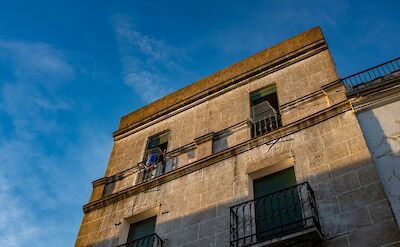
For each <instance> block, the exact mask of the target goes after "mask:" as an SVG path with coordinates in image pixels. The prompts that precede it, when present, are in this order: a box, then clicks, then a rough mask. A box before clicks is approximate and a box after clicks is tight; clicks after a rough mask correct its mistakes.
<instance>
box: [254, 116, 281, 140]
mask: <svg viewBox="0 0 400 247" xmlns="http://www.w3.org/2000/svg"><path fill="white" fill-rule="evenodd" d="M280 127H282V119H281V115H280V114H276V115H275V116H271V117H267V118H264V119H261V120H259V121H254V122H253V136H254V137H257V136H260V135H264V134H267V133H269V132H271V131H273V130H276V129H278V128H280Z"/></svg>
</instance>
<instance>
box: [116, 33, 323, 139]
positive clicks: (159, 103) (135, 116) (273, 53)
mask: <svg viewBox="0 0 400 247" xmlns="http://www.w3.org/2000/svg"><path fill="white" fill-rule="evenodd" d="M320 40H324V41H325V38H324V36H323V34H322V31H321V28H320V27H319V26H318V27H314V28H312V29H310V30H308V31H305V32H303V33H300V34H298V35H296V36H294V37H292V38H289V39H287V40H285V41H283V42H281V43H278V44H276V45H274V46H272V47H270V48H267V49H264V50H262V51H260V52H258V53H256V54H254V55H252V56H250V57H248V58H245V59H243V60H241V61H239V62H237V63H235V64H232V65H230V66H228V67H226V68H224V69H221V70H219V71H217V72H215V73H213V74H211V75H209V76H207V77H205V78H203V79H201V80H199V81H197V82H194V83H193V84H190V85H188V86H186V87H184V88H181V89H179V90H177V91H175V92H173V93H171V94H169V95H166V96H164V97H162V98H160V99H158V100H156V101H154V102H153V103H150V104H148V105H146V106H144V107H142V108H139V109H138V110H136V111H133V112H131V113H129V114H127V115H125V116H123V117H122V118H121V121H120V124H119V128H118V130H117V131H116V132H114V134H113V135H114V136H116V135H118V134H119V133H121V132H125V131H124V130H125V129H127V128H129V127H130V126H131V125H135V124H137V123H139V122H143V120H145V119H148V118H150V117H151V116H154V115H156V118H157V117H160V116H162V115H164V114H163V112H165V110H167V109H168V108H171V107H173V108H174V109H178V108H180V107H182V106H183V105H185V104H186V103H187V102H186V101H187V100H188V99H190V102H193V101H196V100H198V99H200V98H202V97H203V96H204V95H202V94H201V92H206V91H208V90H210V89H211V88H213V91H215V90H218V89H223V88H224V87H225V86H226V85H225V84H224V82H226V81H228V80H230V79H233V78H235V77H238V76H240V75H241V74H244V73H246V72H249V71H251V70H254V69H256V68H258V67H260V66H262V65H264V64H267V63H271V62H273V61H274V60H277V59H279V58H282V57H284V56H286V55H288V54H290V53H293V52H295V51H297V50H299V49H301V48H302V47H305V46H308V45H311V44H313V43H315V42H318V41H320ZM194 96H196V98H194ZM129 129H130V128H129Z"/></svg>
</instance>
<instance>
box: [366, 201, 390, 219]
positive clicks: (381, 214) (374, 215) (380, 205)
mask: <svg viewBox="0 0 400 247" xmlns="http://www.w3.org/2000/svg"><path fill="white" fill-rule="evenodd" d="M368 210H369V214H370V215H371V219H372V222H374V223H379V222H382V221H386V220H389V219H393V218H394V216H393V213H392V209H391V207H390V204H389V202H388V200H387V199H384V200H381V201H378V202H374V203H371V204H369V205H368Z"/></svg>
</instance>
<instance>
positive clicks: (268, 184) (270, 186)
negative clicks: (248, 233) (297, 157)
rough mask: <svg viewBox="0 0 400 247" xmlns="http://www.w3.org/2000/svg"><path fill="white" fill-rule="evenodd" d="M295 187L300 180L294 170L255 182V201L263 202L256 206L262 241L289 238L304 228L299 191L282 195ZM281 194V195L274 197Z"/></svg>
mask: <svg viewBox="0 0 400 247" xmlns="http://www.w3.org/2000/svg"><path fill="white" fill-rule="evenodd" d="M294 185H296V177H295V174H294V169H293V167H291V168H288V169H285V170H282V171H280V172H277V173H273V174H271V175H269V176H266V177H263V178H260V179H257V180H254V184H253V188H254V198H259V199H256V203H255V216H256V232H257V239H258V240H267V239H271V238H273V237H274V236H277V235H279V234H282V233H284V234H289V233H291V232H293V231H295V230H296V229H299V228H301V227H302V226H303V225H302V224H303V222H302V221H301V219H302V211H301V204H300V197H299V193H298V191H297V187H292V188H293V189H289V190H284V191H281V190H283V189H286V188H288V187H291V186H294ZM277 191H281V192H279V193H274V192H277ZM271 193H274V194H271ZM266 195H269V196H266ZM263 196H266V197H263ZM260 197H261V198H260Z"/></svg>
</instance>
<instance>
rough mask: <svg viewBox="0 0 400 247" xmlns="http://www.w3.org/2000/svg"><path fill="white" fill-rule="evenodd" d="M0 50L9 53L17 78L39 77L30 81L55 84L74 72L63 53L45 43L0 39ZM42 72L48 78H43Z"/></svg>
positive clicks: (69, 76)
mask: <svg viewBox="0 0 400 247" xmlns="http://www.w3.org/2000/svg"><path fill="white" fill-rule="evenodd" d="M0 51H2V52H3V53H8V54H9V56H8V58H10V59H11V60H12V61H13V65H14V73H15V76H16V77H17V79H18V80H21V79H30V80H31V79H38V78H40V80H33V81H32V82H33V83H41V82H45V83H49V82H51V83H53V84H56V85H57V84H58V83H60V82H64V81H65V79H69V78H71V77H72V76H73V74H74V70H73V68H72V66H71V65H70V64H69V63H68V62H67V61H66V56H65V54H64V53H63V52H61V51H60V50H57V49H55V48H54V47H53V46H51V45H48V44H45V43H40V42H35V43H34V42H23V41H14V40H13V41H4V40H0ZM43 74H45V75H46V76H47V77H48V79H46V80H43V77H42V76H43ZM52 77H55V78H52ZM49 79H51V81H49ZM54 79H57V80H54Z"/></svg>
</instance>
